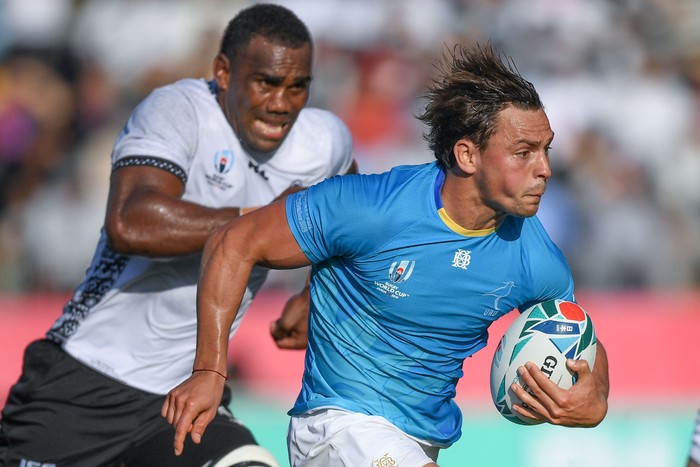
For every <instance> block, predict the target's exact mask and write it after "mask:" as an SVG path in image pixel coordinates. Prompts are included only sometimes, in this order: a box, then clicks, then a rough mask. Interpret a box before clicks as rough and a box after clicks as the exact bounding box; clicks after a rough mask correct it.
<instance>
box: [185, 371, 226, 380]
mask: <svg viewBox="0 0 700 467" xmlns="http://www.w3.org/2000/svg"><path fill="white" fill-rule="evenodd" d="M197 371H211V372H212V373H216V374H217V375H219V376H221V377H222V378H224V379H225V380H228V378H229V376H228V375H225V374H223V373H222V372H220V371H217V370H212V369H210V368H197V369H195V370H192V373H193V374H194V373H195V372H197Z"/></svg>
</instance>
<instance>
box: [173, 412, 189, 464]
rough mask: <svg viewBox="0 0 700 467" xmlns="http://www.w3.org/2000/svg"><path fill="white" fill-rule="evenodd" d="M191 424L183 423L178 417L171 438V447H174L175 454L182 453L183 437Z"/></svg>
mask: <svg viewBox="0 0 700 467" xmlns="http://www.w3.org/2000/svg"><path fill="white" fill-rule="evenodd" d="M190 428H191V424H189V423H188V424H185V422H184V421H183V420H182V419H180V420H179V421H178V422H177V423H176V424H175V438H174V440H173V448H174V449H175V455H176V456H179V455H180V454H182V450H183V449H184V448H185V438H186V437H187V433H188V432H189V431H190Z"/></svg>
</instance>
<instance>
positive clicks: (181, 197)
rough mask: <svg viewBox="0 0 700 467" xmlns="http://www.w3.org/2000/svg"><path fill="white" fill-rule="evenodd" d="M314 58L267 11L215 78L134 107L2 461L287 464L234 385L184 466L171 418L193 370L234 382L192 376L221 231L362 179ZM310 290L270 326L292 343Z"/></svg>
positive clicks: (28, 376)
mask: <svg viewBox="0 0 700 467" xmlns="http://www.w3.org/2000/svg"><path fill="white" fill-rule="evenodd" d="M312 56H313V45H312V41H311V37H310V35H309V32H308V30H307V28H306V27H305V25H304V24H303V23H302V22H301V21H300V20H299V19H298V18H297V17H296V16H295V15H294V14H293V13H292V12H291V11H289V10H287V9H286V8H283V7H281V6H278V5H265V4H259V5H255V6H253V7H250V8H248V9H246V10H243V11H241V12H240V13H239V14H238V15H237V16H236V17H235V18H233V19H232V20H231V22H230V23H229V25H228V27H227V28H226V31H225V32H224V35H223V38H222V40H221V48H220V52H219V54H218V55H217V56H216V57H215V58H214V62H213V73H214V79H213V80H212V81H206V80H204V79H185V80H181V81H178V82H176V83H173V84H171V85H168V86H164V87H162V88H159V89H156V90H155V91H153V92H152V93H151V94H150V95H149V96H148V97H147V98H146V99H145V100H144V101H143V102H141V104H140V105H139V106H138V107H137V108H136V109H135V110H134V111H133V113H132V115H131V117H130V118H129V120H128V122H127V123H126V125H125V127H124V129H123V131H122V132H121V133H120V135H119V136H118V138H117V140H116V143H115V145H114V149H113V152H112V166H113V170H112V175H111V185H110V193H109V200H108V205H107V212H106V217H105V224H104V228H103V229H102V233H101V238H100V240H99V243H98V245H97V249H96V252H95V255H94V258H93V261H92V264H91V265H90V267H89V269H88V270H87V273H86V278H85V280H84V281H83V283H82V284H80V286H79V287H78V288H77V289H76V291H75V294H74V295H73V297H72V298H71V300H70V301H69V302H68V303H67V304H66V306H65V308H64V310H63V314H62V316H61V317H60V318H59V319H58V320H57V321H56V322H55V324H54V325H53V326H52V327H51V329H50V330H49V331H48V333H47V336H46V339H42V340H39V341H36V342H33V343H31V344H30V345H29V346H28V347H27V349H26V351H25V357H24V366H23V373H22V376H21V378H20V379H19V381H18V383H17V384H15V385H14V386H13V388H12V390H11V392H10V395H9V397H8V400H7V403H6V405H5V408H4V410H3V412H2V425H1V431H0V460H2V461H4V464H3V465H42V466H48V465H71V466H79V465H82V466H89V467H94V466H98V465H100V466H103V465H127V466H150V467H152V466H158V465H163V466H166V465H167V466H179V465H182V466H197V465H207V466H212V467H213V466H224V465H225V466H231V465H256V466H266V465H277V464H276V461H275V460H274V458H273V457H272V455H271V454H270V453H269V452H268V451H266V450H265V449H263V448H262V447H260V446H258V445H257V443H256V441H255V438H254V437H253V435H252V434H251V433H250V431H249V430H248V429H247V428H246V427H244V426H243V425H242V424H240V423H239V422H238V421H237V420H236V419H235V418H234V416H233V415H232V414H231V412H230V411H229V409H228V402H229V400H230V393H229V392H228V391H227V392H226V394H224V397H223V399H222V400H221V401H220V402H218V403H219V404H220V405H219V409H218V411H217V414H216V416H215V417H214V419H213V420H212V421H211V424H210V426H209V430H208V431H207V436H206V440H207V442H206V443H199V442H198V441H200V440H199V439H195V441H194V442H192V444H191V445H190V446H188V449H187V451H186V453H185V454H183V455H182V456H179V457H176V456H175V455H174V453H173V448H172V436H173V429H172V427H171V426H169V425H168V424H167V422H166V421H165V420H164V419H163V418H162V417H161V415H160V411H161V407H162V405H163V402H164V397H165V394H166V393H167V392H168V390H170V389H171V388H172V387H174V386H176V385H177V384H179V383H180V382H182V381H184V380H185V379H187V378H188V377H189V376H190V375H191V374H192V372H193V371H194V372H200V373H201V374H202V375H203V376H205V377H207V378H212V379H214V378H218V379H224V378H226V377H227V375H226V374H225V372H222V371H220V370H219V369H215V368H203V367H202V368H199V367H193V360H194V350H195V345H196V329H197V318H196V311H195V310H196V305H195V297H196V286H197V279H198V275H199V264H200V257H201V251H202V248H203V246H204V244H205V241H206V239H207V237H208V236H209V234H210V233H211V232H212V231H213V230H214V229H215V228H217V227H219V226H221V225H223V224H225V223H226V222H227V221H229V220H230V219H232V218H234V217H237V216H239V215H241V214H243V213H244V212H246V211H247V210H251V209H255V208H256V207H260V206H263V205H266V204H268V203H270V202H271V201H273V200H275V199H278V198H280V197H282V196H284V195H286V194H288V193H291V192H294V191H298V190H299V189H300V188H301V187H306V186H310V185H312V184H315V183H316V182H319V181H321V180H323V179H325V178H328V177H331V176H333V175H336V174H342V173H348V172H355V171H356V164H355V162H354V161H353V159H352V140H351V136H350V134H349V131H348V129H347V127H346V126H345V125H344V124H343V123H342V122H341V121H340V120H339V119H338V118H337V117H336V116H335V115H333V114H331V113H330V112H327V111H324V110H320V109H314V108H305V105H306V102H307V100H308V96H309V85H310V83H311V80H312V75H311V66H312ZM265 276H266V270H265V269H262V268H260V269H256V271H255V273H254V274H253V275H252V276H251V280H250V282H249V283H248V286H247V290H246V293H245V299H244V301H243V303H242V305H241V308H240V311H239V313H238V316H239V318H241V317H242V316H243V315H244V314H245V311H246V309H247V308H248V306H249V304H250V302H251V300H252V299H253V297H254V295H255V293H256V292H257V291H258V290H259V288H260V286H261V285H262V283H263V281H264V280H265ZM307 293H308V291H302V292H301V293H299V294H298V295H296V296H294V297H293V298H292V299H290V301H289V302H288V303H287V305H286V306H285V309H284V310H283V313H282V317H281V319H280V320H278V321H277V322H276V323H275V324H274V325H273V326H272V329H271V332H272V334H273V337H274V338H275V339H276V341H277V344H278V346H279V347H281V348H299V347H304V346H305V345H306V317H307V314H308V295H307ZM239 323H240V319H239V320H237V323H236V324H235V325H234V326H233V327H232V328H231V335H233V333H234V332H235V331H236V328H237V327H238V324H239ZM262 337H264V336H261V338H262ZM253 351H254V349H253Z"/></svg>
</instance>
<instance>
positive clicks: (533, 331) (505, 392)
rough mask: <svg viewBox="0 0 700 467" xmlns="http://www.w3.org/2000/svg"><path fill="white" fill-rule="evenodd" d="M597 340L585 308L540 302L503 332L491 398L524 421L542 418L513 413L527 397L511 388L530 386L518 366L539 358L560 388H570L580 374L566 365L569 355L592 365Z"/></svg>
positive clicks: (504, 412)
mask: <svg viewBox="0 0 700 467" xmlns="http://www.w3.org/2000/svg"><path fill="white" fill-rule="evenodd" d="M596 348H597V339H596V335H595V330H594V328H593V322H592V321H591V318H590V317H589V316H588V313H586V312H585V310H584V309H583V308H581V307H580V306H579V305H577V304H576V303H573V302H569V301H566V300H558V299H557V300H547V301H544V302H541V303H538V304H536V305H534V306H532V307H530V308H528V309H527V310H525V311H524V312H523V313H521V314H520V316H518V317H517V318H516V320H515V321H513V323H512V324H511V325H510V326H509V327H508V329H507V330H506V332H505V333H504V334H503V337H502V338H501V341H500V342H499V343H498V346H497V347H496V351H495V353H494V355H493V360H492V362H491V397H492V399H493V403H494V404H495V405H496V408H497V409H498V411H499V412H500V413H501V415H503V416H504V417H505V418H507V419H508V420H510V421H512V422H514V423H518V424H521V425H536V424H538V423H542V422H541V421H539V420H531V419H529V418H526V417H521V416H520V415H519V414H518V413H516V412H515V411H513V405H514V404H522V401H521V400H520V398H519V397H518V396H516V395H515V393H514V392H513V391H512V390H511V389H510V386H511V385H512V384H513V383H518V384H520V385H521V386H522V387H523V388H524V389H525V390H527V389H528V388H527V385H526V384H525V383H524V382H522V381H521V380H520V375H519V374H518V368H519V367H521V366H522V365H524V364H525V363H526V362H528V361H530V362H534V363H535V364H536V365H537V366H538V367H539V368H540V369H541V370H542V372H543V373H544V374H545V375H547V376H549V378H550V379H551V380H552V381H554V382H555V383H556V384H557V385H558V386H559V387H561V388H563V389H569V388H571V386H573V385H574V384H575V383H576V376H577V375H576V373H572V372H571V371H569V369H568V368H567V367H566V359H567V358H572V359H574V360H586V361H588V365H589V366H590V367H591V368H593V365H594V364H595V355H596Z"/></svg>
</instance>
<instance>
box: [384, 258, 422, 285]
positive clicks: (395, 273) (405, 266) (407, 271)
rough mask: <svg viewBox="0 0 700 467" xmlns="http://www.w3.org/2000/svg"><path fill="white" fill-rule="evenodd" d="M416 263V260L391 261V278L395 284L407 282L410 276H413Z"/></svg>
mask: <svg viewBox="0 0 700 467" xmlns="http://www.w3.org/2000/svg"><path fill="white" fill-rule="evenodd" d="M415 265H416V262H415V261H394V262H393V263H391V267H390V268H389V278H390V279H391V282H393V283H395V284H400V283H401V282H406V281H407V280H408V278H409V277H411V274H412V273H413V267H414V266H415Z"/></svg>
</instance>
